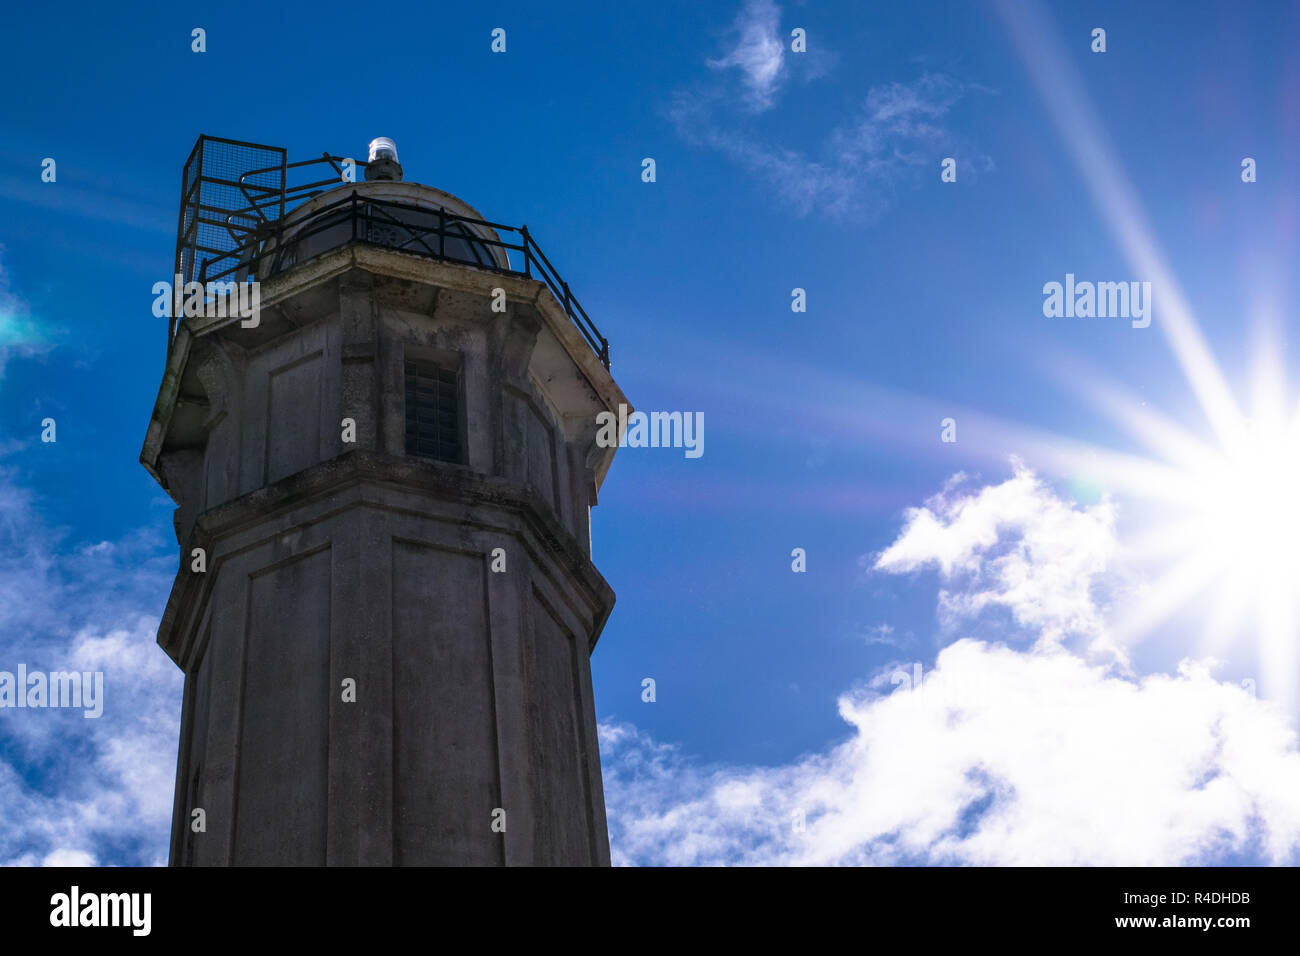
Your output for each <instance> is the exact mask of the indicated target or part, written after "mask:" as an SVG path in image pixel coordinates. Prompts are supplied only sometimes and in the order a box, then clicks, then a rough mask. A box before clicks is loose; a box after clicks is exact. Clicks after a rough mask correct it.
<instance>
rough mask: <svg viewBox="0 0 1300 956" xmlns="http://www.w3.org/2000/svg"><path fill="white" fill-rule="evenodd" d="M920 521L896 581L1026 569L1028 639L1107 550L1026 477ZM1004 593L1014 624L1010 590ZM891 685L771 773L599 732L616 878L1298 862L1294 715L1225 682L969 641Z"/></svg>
mask: <svg viewBox="0 0 1300 956" xmlns="http://www.w3.org/2000/svg"><path fill="white" fill-rule="evenodd" d="M999 489H1001V490H1000V491H999ZM986 492H989V494H986ZM927 507H928V509H929V513H930V514H931V515H932V516H933V517H934V519H935V521H936V525H937V530H936V529H930V530H929V531H925V532H923V531H922V530H921V527H922V526H921V525H919V524H918V523H917V522H918V519H917V518H916V517H915V515H914V516H913V518H912V519H911V520H910V521H909V523H908V526H907V527H906V528H905V529H904V531H903V533H902V534H901V535H900V536H899V539H898V540H897V541H896V542H895V543H894V545H893V546H891V548H890V549H886V551H885V553H886V554H889V553H891V552H892V553H893V555H894V556H895V557H894V559H892V560H893V561H894V562H896V566H897V567H898V568H900V569H901V568H903V567H906V566H920V565H922V564H924V563H926V562H930V561H933V562H935V563H936V564H938V563H940V562H941V561H946V562H947V567H949V568H950V569H951V570H953V571H956V569H958V568H961V567H963V566H965V567H966V568H967V570H968V571H969V570H972V569H971V568H970V564H971V563H972V562H975V563H980V562H984V561H988V560H990V557H989V556H990V555H992V554H995V553H1000V554H1018V558H1017V561H1023V562H1025V563H1026V564H1027V566H1026V567H1025V568H1024V571H1025V578H1024V580H1026V581H1032V582H1034V584H1033V586H1031V587H1029V588H1027V590H1026V591H1025V592H1024V594H1023V598H1024V602H1023V607H1024V608H1025V609H1026V610H1028V611H1032V612H1033V613H1030V614H1029V616H1028V617H1027V618H1026V620H1029V619H1033V620H1036V621H1038V622H1039V623H1040V624H1041V625H1042V627H1043V629H1044V631H1047V630H1049V629H1050V628H1051V627H1053V626H1057V625H1059V624H1060V623H1061V621H1063V620H1070V619H1072V618H1073V617H1074V616H1075V615H1076V614H1077V613H1078V611H1079V607H1080V601H1083V600H1085V598H1083V597H1081V595H1080V593H1078V592H1074V593H1072V592H1071V591H1070V589H1069V588H1066V587H1064V583H1063V581H1064V577H1065V576H1067V575H1069V574H1070V573H1072V571H1071V569H1072V568H1073V567H1074V565H1073V561H1074V559H1073V558H1072V557H1071V555H1070V553H1069V551H1070V547H1069V546H1070V545H1071V543H1074V544H1076V545H1077V546H1078V547H1079V548H1080V549H1081V550H1083V551H1084V552H1088V553H1092V554H1095V553H1098V552H1097V548H1098V543H1097V541H1096V538H1097V537H1098V536H1099V535H1100V536H1101V537H1106V536H1108V535H1110V534H1111V533H1112V532H1111V530H1110V529H1111V524H1110V521H1109V519H1108V518H1107V517H1106V516H1104V515H1101V514H1098V513H1089V512H1086V511H1080V510H1079V509H1077V508H1075V507H1074V506H1072V505H1071V504H1070V503H1068V502H1066V501H1062V500H1059V499H1053V498H1052V496H1051V493H1050V491H1048V490H1047V489H1045V488H1043V487H1042V486H1040V485H1038V484H1037V482H1036V481H1035V480H1034V479H1033V477H1032V475H1031V474H1029V473H1028V472H1021V473H1019V474H1018V475H1017V476H1016V477H1015V478H1013V479H1012V480H1011V481H1010V482H1006V483H1004V484H1003V485H1000V486H997V485H995V486H992V488H991V489H990V488H986V489H983V490H981V491H980V492H977V493H974V494H969V495H958V494H956V493H955V492H953V491H952V490H951V489H950V490H949V492H948V494H947V497H945V498H944V499H943V503H942V504H931V505H929V506H927ZM1069 514H1073V515H1074V516H1075V517H1074V518H1073V519H1070V518H1068V517H1067V515H1069ZM1033 515H1038V518H1035V517H1033ZM1007 518H1012V519H1014V520H1010V521H1008V520H1005V519H1007ZM1053 525H1054V526H1055V528H1056V530H1057V532H1058V533H1059V534H1060V535H1061V536H1062V538H1063V540H1062V542H1061V546H1059V547H1057V546H1047V547H1039V546H1037V545H1035V544H1031V545H1030V546H1026V547H1024V548H1023V550H1018V549H1019V545H1017V544H1016V542H1017V541H1021V542H1023V539H1024V537H1025V536H1026V535H1028V536H1030V537H1031V538H1032V539H1033V540H1034V541H1035V542H1038V541H1040V539H1039V537H1038V536H1039V534H1040V532H1042V531H1043V530H1044V529H1045V528H1046V527H1048V526H1053ZM999 544H1001V545H1004V546H1005V547H1004V548H1002V549H999ZM1107 550H1108V549H1107V548H1105V547H1103V548H1101V552H1102V553H1105V552H1107ZM905 556H906V557H905ZM991 560H992V561H993V563H994V565H995V569H994V571H993V574H992V577H991V579H990V578H989V577H987V576H984V575H981V574H974V575H973V576H972V577H970V578H969V583H970V585H971V587H970V593H971V594H981V593H987V592H988V591H989V590H990V588H989V583H990V580H992V581H993V582H995V583H997V582H1002V583H1005V580H1006V575H1007V572H1006V568H1007V567H1009V566H1010V565H1004V566H1002V567H1001V568H1000V569H998V568H997V567H996V562H997V559H996V558H992V559H991ZM1013 563H1014V562H1013ZM1012 577H1014V575H1012ZM949 586H950V587H956V586H957V584H956V581H955V579H954V580H950V581H949ZM992 592H993V593H994V594H995V595H996V596H998V597H999V598H1000V599H1002V600H1004V601H1005V602H1006V603H1008V605H1009V606H1010V605H1015V606H1021V605H1020V604H1019V603H1018V602H1019V601H1020V597H1016V598H1014V599H1013V597H1012V595H1011V593H1010V592H1008V591H1006V590H1005V589H1002V587H1001V584H997V586H996V587H994V588H993V589H992ZM1058 604H1059V606H1058ZM1048 608H1055V610H1053V611H1051V612H1050V613H1049V612H1048V611H1047V610H1046V609H1048ZM1094 611H1095V609H1094ZM1058 612H1059V613H1058ZM1092 613H1093V612H1088V613H1086V614H1085V617H1088V616H1091V614H1092ZM1035 615H1037V616H1035ZM895 667H896V665H890V666H889V667H887V668H886V669H885V670H883V671H880V672H878V673H875V674H873V675H868V676H867V677H866V679H864V680H863V681H862V682H861V683H860V684H859V685H858V686H856V687H855V688H854V689H852V690H850V691H848V692H846V693H844V694H843V695H841V697H840V698H839V700H838V708H839V713H840V716H841V717H842V718H843V719H844V721H845V722H846V725H847V727H848V729H849V732H850V736H849V738H848V739H847V740H846V741H844V742H843V743H841V744H839V745H837V746H834V747H831V748H828V749H827V750H826V751H824V752H821V753H814V754H811V755H808V756H806V757H803V758H800V759H798V760H796V761H794V762H792V763H789V764H786V765H782V766H777V767H746V766H708V765H705V764H702V763H701V762H700V761H698V760H695V759H692V758H691V757H690V756H689V755H687V754H684V753H682V752H681V750H680V749H679V748H676V747H674V746H671V745H666V744H664V743H662V742H658V741H656V740H654V739H653V738H651V737H650V736H649V735H647V734H645V733H644V732H641V731H639V730H637V729H636V728H635V727H634V726H632V725H630V724H626V723H618V722H614V721H607V722H605V723H604V724H603V725H602V727H601V751H602V762H603V765H604V771H605V793H606V799H607V803H608V807H609V820H610V834H611V842H612V845H613V850H614V856H615V860H616V861H617V862H620V863H627V864H679V865H691V864H746V865H758V864H791V865H802V864H810V865H818V864H859V865H860V864H900V863H901V864H927V863H928V864H983V865H1176V864H1193V863H1224V862H1239V861H1247V862H1251V861H1253V862H1267V863H1278V864H1294V863H1296V862H1297V861H1300V806H1297V805H1296V802H1295V800H1294V797H1293V794H1294V793H1295V791H1296V788H1297V787H1298V786H1300V752H1298V751H1297V749H1296V735H1295V731H1294V729H1293V727H1292V725H1291V719H1290V715H1289V714H1287V713H1285V712H1284V711H1283V710H1282V709H1280V708H1278V707H1276V706H1275V705H1273V704H1271V703H1270V702H1267V701H1263V700H1257V699H1256V698H1255V697H1254V695H1253V694H1252V693H1251V692H1250V691H1249V690H1248V689H1246V688H1243V687H1240V686H1237V685H1235V684H1232V683H1228V682H1224V681H1220V680H1217V679H1216V678H1215V677H1214V675H1213V667H1214V664H1213V662H1209V661H1206V662H1198V661H1194V660H1190V659H1189V660H1184V661H1183V662H1182V663H1181V664H1180V665H1179V666H1178V667H1177V669H1176V671H1175V672H1173V673H1168V674H1163V673H1158V674H1150V675H1146V676H1143V677H1141V678H1133V677H1130V676H1127V675H1125V674H1123V673H1120V672H1118V670H1117V668H1115V667H1114V666H1112V665H1109V664H1105V663H1094V662H1091V661H1089V660H1088V659H1085V658H1084V657H1083V656H1080V655H1079V654H1075V653H1072V652H1070V651H1069V650H1068V649H1067V648H1066V647H1065V646H1064V645H1062V644H1061V643H1059V642H1057V641H1055V640H1039V641H1037V642H1035V643H1034V644H1033V645H1031V646H1030V647H1028V648H1027V649H1023V650H1021V649H1017V648H1015V647H1013V646H1008V645H1007V644H1004V643H1000V642H994V641H986V640H973V639H968V638H967V639H962V640H958V641H956V642H954V643H952V644H950V645H949V646H947V647H945V648H944V649H943V650H942V651H941V652H940V653H939V654H938V656H937V657H936V659H935V661H934V662H933V666H932V667H931V668H930V669H929V672H928V673H927V675H926V676H925V678H924V679H923V680H922V681H921V682H919V684H918V683H916V682H914V681H912V680H910V678H911V676H912V675H911V673H910V670H909V672H908V673H907V675H906V676H907V677H908V678H909V680H905V681H902V682H900V681H898V680H896V679H894V678H893V677H892V676H891V673H890V672H891V671H894V670H895ZM914 685H915V686H914Z"/></svg>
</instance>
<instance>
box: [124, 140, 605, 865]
mask: <svg viewBox="0 0 1300 956" xmlns="http://www.w3.org/2000/svg"><path fill="white" fill-rule="evenodd" d="M408 159H409V157H408ZM361 173H364V175H359V174H361ZM174 271H175V277H174V282H175V286H176V288H175V289H174V290H173V292H174V294H173V295H172V296H171V297H170V298H168V297H166V296H164V297H163V298H164V299H167V302H168V304H169V305H171V306H172V308H169V309H168V310H167V312H168V314H169V315H170V321H169V323H168V325H169V331H168V346H167V366H166V370H165V372H164V373H163V379H162V385H161V387H160V390H159V394H158V400H157V403H156V405H155V407H154V411H153V418H152V421H151V422H150V424H149V430H148V434H147V437H146V439H145V444H144V449H143V451H142V453H141V462H142V463H143V465H144V466H145V468H147V469H148V470H149V472H150V473H151V474H152V475H153V476H154V477H155V478H156V479H157V480H158V482H159V483H160V484H161V485H162V487H163V488H164V489H165V490H166V491H167V492H168V494H169V495H170V496H171V497H172V498H173V500H174V501H175V502H176V504H177V508H176V512H175V521H174V523H175V530H176V536H177V540H178V542H179V543H180V552H181V562H180V569H179V571H178V573H177V575H176V581H175V583H174V585H173V587H172V591H171V595H170V598H169V599H168V602H167V607H166V611H165V613H164V615H163V618H162V622H161V624H160V626H159V629H158V643H159V644H160V645H161V646H162V648H163V649H164V650H165V651H166V652H167V654H168V655H169V656H170V657H171V658H172V660H174V661H175V662H176V664H177V665H178V666H179V667H180V668H181V669H182V670H183V671H184V672H185V696H184V705H183V707H184V709H183V714H182V718H181V733H180V752H179V759H178V763H177V773H176V795H175V810H174V814H173V821H172V837H171V862H172V864H173V865H200V866H225V865H306V866H320V865H376V866H387V865H430V864H432V865H438V864H469V865H503V864H504V865H547V864H567V865H574V864H576V865H589V864H596V865H600V864H608V862H609V843H608V836H607V833H606V826H605V807H604V798H603V795H602V789H601V775H600V758H599V752H598V749H597V736H596V721H595V709H594V705H593V701H592V687H591V670H590V662H589V658H590V654H591V652H592V649H593V648H594V647H595V644H596V640H597V638H598V637H599V635H600V632H601V629H602V627H603V625H604V623H605V620H606V618H607V617H608V615H609V613H610V610H611V609H612V607H613V604H614V593H613V591H612V590H611V589H610V587H609V585H608V584H607V583H606V582H605V580H604V578H602V577H601V575H600V573H599V572H598V571H597V570H596V568H595V566H594V565H593V564H592V559H591V546H590V541H591V538H590V527H589V517H590V509H591V507H592V506H593V505H595V504H596V495H597V493H598V491H599V489H600V486H601V483H602V482H603V480H604V478H605V474H606V472H607V471H608V469H609V467H610V463H611V461H612V459H613V455H614V451H615V449H614V448H606V447H600V446H599V445H598V444H597V442H596V434H597V430H598V428H597V424H596V418H597V415H598V414H599V413H600V412H603V411H617V409H618V406H619V405H620V403H623V404H626V402H627V400H626V398H625V397H624V396H623V394H622V392H621V391H620V390H619V388H618V386H617V385H616V384H615V382H614V380H613V378H611V377H610V373H609V369H608V366H609V348H608V344H607V343H606V341H605V339H604V338H603V337H602V336H601V335H600V333H599V332H598V331H597V330H596V328H595V326H594V325H593V324H592V323H591V320H590V319H589V318H588V317H587V315H586V313H585V312H584V311H583V310H582V307H581V306H580V305H578V303H577V299H576V297H575V296H574V295H573V294H572V293H571V291H570V290H569V287H568V285H567V284H566V283H565V282H564V281H563V280H562V279H560V278H559V276H558V274H557V273H556V272H555V269H554V268H553V267H552V265H551V263H550V261H549V260H548V259H547V258H546V256H545V255H544V254H543V253H542V251H541V249H540V248H539V247H538V246H537V244H536V242H535V241H534V240H533V238H532V237H531V236H530V235H529V233H528V230H527V229H526V228H524V227H520V228H517V229H516V228H512V227H507V226H504V225H502V224H499V223H489V222H488V221H486V220H485V219H484V218H483V217H482V216H481V215H479V213H478V212H476V211H475V210H474V209H473V208H471V207H470V206H469V205H467V204H466V203H465V202H463V201H462V200H460V199H457V198H456V197H455V196H451V195H449V194H447V193H445V192H442V191H441V190H438V189H434V188H431V187H428V186H421V185H417V184H415V183H411V182H406V181H404V180H403V169H402V166H401V165H400V164H399V162H398V156H397V149H396V147H395V146H394V144H393V143H392V142H391V141H390V140H386V139H380V140H375V141H374V142H373V143H372V144H371V150H370V154H369V159H368V160H367V161H356V162H354V161H353V160H351V159H346V158H343V157H339V156H332V155H329V154H325V155H324V156H323V157H322V158H320V159H313V160H307V161H303V162H290V161H289V159H288V157H287V156H286V155H285V152H284V151H283V150H280V149H276V148H273V147H267V146H260V145H257V144H251V143H240V142H236V141H231V140H224V139H216V138H212V137H200V139H199V142H198V143H197V144H196V146H195V148H194V152H193V153H192V154H191V156H190V159H189V161H188V162H187V163H186V166H185V170H184V173H183V177H182V196H181V214H180V223H179V234H178V242H177V260H176V268H175V270H174Z"/></svg>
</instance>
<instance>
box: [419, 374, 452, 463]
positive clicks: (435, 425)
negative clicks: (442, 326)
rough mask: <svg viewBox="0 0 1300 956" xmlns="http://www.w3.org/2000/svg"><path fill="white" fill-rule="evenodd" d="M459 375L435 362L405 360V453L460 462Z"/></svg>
mask: <svg viewBox="0 0 1300 956" xmlns="http://www.w3.org/2000/svg"><path fill="white" fill-rule="evenodd" d="M460 432H461V426H460V372H459V370H457V369H453V368H447V367H445V366H443V365H439V364H438V363H437V362H428V361H420V360H417V359H407V360H406V453H407V454H408V455H415V456H417V457H419V458H433V459H435V460H437V461H452V462H460V461H461V442H460Z"/></svg>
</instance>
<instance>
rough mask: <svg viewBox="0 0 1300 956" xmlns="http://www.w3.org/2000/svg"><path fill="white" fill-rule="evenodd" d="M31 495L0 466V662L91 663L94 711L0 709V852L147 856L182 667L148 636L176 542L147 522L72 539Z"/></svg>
mask: <svg viewBox="0 0 1300 956" xmlns="http://www.w3.org/2000/svg"><path fill="white" fill-rule="evenodd" d="M39 505H40V502H39V501H37V500H35V499H34V498H33V496H32V495H31V494H30V493H29V492H28V491H26V490H25V489H23V488H21V487H20V486H18V485H16V484H15V483H14V481H13V480H12V476H11V475H10V474H7V473H5V472H2V471H0V670H7V671H10V672H13V671H14V670H15V669H16V667H17V666H18V665H19V664H20V663H21V664H25V665H26V666H27V667H28V668H29V670H33V671H34V670H46V671H48V670H77V671H102V672H103V674H104V689H103V696H104V711H103V715H102V716H101V717H99V718H97V719H86V718H85V717H84V716H83V714H82V711H81V710H55V709H41V710H27V709H24V710H11V709H5V710H3V711H0V732H2V733H3V735H4V738H5V740H4V744H5V746H4V751H3V753H4V756H3V757H0V861H7V862H8V863H9V864H18V865H35V864H38V863H42V862H45V863H56V864H59V865H64V864H67V865H72V864H73V863H75V862H76V861H81V862H83V863H88V864H93V863H95V862H97V861H98V862H109V863H116V862H121V863H134V864H138V865H148V864H153V863H157V862H159V861H160V857H165V853H166V849H165V848H166V846H167V841H168V832H169V825H170V819H171V796H172V789H173V785H174V773H175V762H176V745H177V734H178V731H179V717H180V692H181V686H182V677H181V673H180V671H179V670H178V669H177V668H176V667H175V665H174V664H172V662H171V661H170V660H169V659H168V658H167V656H166V655H165V654H164V653H163V652H162V650H161V649H160V648H159V647H158V646H157V644H156V643H155V640H154V637H155V631H156V628H157V623H158V615H159V613H160V612H161V609H162V607H163V605H164V603H165V601H166V598H167V593H168V588H169V586H170V582H171V577H172V574H173V572H174V570H175V563H176V558H175V552H174V549H169V548H166V547H164V546H163V544H162V542H161V540H160V539H159V538H157V537H154V536H153V535H152V534H147V533H146V534H136V535H130V536H128V537H127V538H125V539H124V540H122V541H118V542H113V543H100V544H94V543H91V544H88V545H73V544H72V543H70V542H68V541H67V540H66V539H65V538H64V537H63V536H61V534H60V533H59V532H57V531H56V530H54V529H52V528H51V527H49V526H48V525H47V524H46V523H45V522H44V521H43V520H42V519H41V518H40V516H39V511H38V509H39ZM164 862H165V860H164Z"/></svg>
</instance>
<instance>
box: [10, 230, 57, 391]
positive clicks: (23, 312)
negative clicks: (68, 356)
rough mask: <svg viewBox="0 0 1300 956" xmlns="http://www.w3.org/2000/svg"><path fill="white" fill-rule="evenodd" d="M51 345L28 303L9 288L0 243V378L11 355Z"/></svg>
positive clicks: (37, 351)
mask: <svg viewBox="0 0 1300 956" xmlns="http://www.w3.org/2000/svg"><path fill="white" fill-rule="evenodd" d="M50 347H51V346H50V342H49V341H48V335H47V332H46V330H45V329H44V328H43V327H42V326H41V324H40V323H39V322H38V321H37V320H36V318H35V317H34V316H33V315H32V312H31V308H30V306H28V304H27V302H26V301H24V300H23V299H22V298H21V297H19V296H18V295H16V294H14V292H13V291H11V289H10V285H9V274H8V272H7V271H6V269H5V264H4V246H3V245H0V379H3V378H4V374H5V365H6V364H8V362H9V360H10V359H11V358H17V357H28V356H32V355H39V354H41V353H42V352H45V351H47V350H49V348H50Z"/></svg>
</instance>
